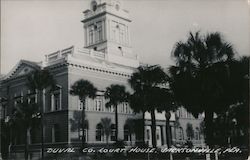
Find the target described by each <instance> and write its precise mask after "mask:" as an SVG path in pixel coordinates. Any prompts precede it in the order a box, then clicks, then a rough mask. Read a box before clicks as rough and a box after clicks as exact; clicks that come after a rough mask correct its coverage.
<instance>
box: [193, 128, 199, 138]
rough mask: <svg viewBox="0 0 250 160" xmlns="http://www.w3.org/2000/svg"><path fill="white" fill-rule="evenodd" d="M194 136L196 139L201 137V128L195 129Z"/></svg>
mask: <svg viewBox="0 0 250 160" xmlns="http://www.w3.org/2000/svg"><path fill="white" fill-rule="evenodd" d="M194 138H195V140H199V139H200V132H199V128H198V127H196V129H195V131H194Z"/></svg>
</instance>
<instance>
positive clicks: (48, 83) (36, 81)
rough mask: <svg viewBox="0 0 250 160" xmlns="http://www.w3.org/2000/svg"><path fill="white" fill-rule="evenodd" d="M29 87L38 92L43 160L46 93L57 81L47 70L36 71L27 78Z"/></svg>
mask: <svg viewBox="0 0 250 160" xmlns="http://www.w3.org/2000/svg"><path fill="white" fill-rule="evenodd" d="M27 81H28V82H27V84H26V85H27V86H28V87H29V88H30V89H31V90H32V92H36V91H38V97H39V101H40V103H39V102H38V103H39V104H40V106H39V107H40V113H41V148H42V159H44V119H43V117H44V115H43V114H44V105H45V102H44V91H45V89H48V88H52V89H53V88H54V87H55V80H54V78H53V76H52V75H51V74H50V72H49V71H48V70H47V69H42V70H36V71H34V72H32V73H30V74H29V75H28V77H27Z"/></svg>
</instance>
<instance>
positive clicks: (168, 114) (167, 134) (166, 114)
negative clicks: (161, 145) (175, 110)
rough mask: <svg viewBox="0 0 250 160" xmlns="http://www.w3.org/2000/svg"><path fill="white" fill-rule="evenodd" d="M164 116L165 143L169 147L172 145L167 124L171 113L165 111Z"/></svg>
mask: <svg viewBox="0 0 250 160" xmlns="http://www.w3.org/2000/svg"><path fill="white" fill-rule="evenodd" d="M165 118H166V138H167V145H168V148H169V147H170V146H171V145H172V136H171V129H170V125H169V122H170V118H171V113H170V112H168V111H166V113H165Z"/></svg>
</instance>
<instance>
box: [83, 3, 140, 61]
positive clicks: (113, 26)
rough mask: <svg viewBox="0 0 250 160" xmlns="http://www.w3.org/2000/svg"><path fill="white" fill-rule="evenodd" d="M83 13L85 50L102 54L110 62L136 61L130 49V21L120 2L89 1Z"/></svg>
mask: <svg viewBox="0 0 250 160" xmlns="http://www.w3.org/2000/svg"><path fill="white" fill-rule="evenodd" d="M83 13H84V19H83V20H82V22H83V24H84V33H85V48H88V49H93V50H95V51H99V52H103V53H104V54H105V57H107V58H108V60H111V61H112V60H113V61H116V60H118V59H119V58H128V59H131V60H132V59H134V60H136V59H137V56H136V55H135V54H133V52H132V49H131V42H130V23H131V20H130V19H129V14H128V11H127V10H125V9H123V5H122V2H121V1H120V0H91V1H90V5H89V9H87V10H85V11H84V12H83Z"/></svg>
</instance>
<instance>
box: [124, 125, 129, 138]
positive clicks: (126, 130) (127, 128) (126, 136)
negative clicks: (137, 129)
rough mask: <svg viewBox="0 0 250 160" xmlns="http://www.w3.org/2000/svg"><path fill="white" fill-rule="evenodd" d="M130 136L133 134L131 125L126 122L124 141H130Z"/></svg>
mask: <svg viewBox="0 0 250 160" xmlns="http://www.w3.org/2000/svg"><path fill="white" fill-rule="evenodd" d="M130 136H131V134H130V133H129V127H128V125H127V124H126V125H125V126H124V141H130V140H131V139H130Z"/></svg>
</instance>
